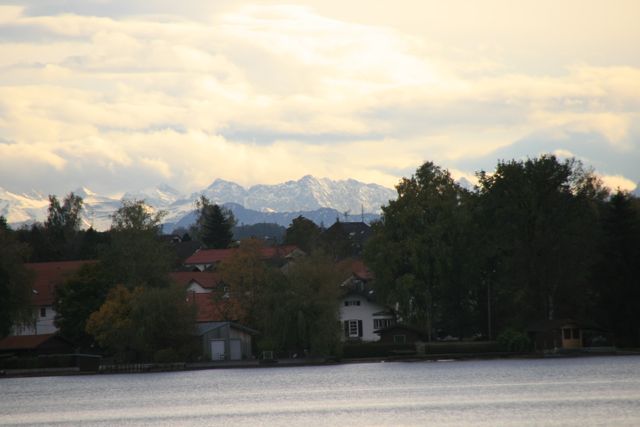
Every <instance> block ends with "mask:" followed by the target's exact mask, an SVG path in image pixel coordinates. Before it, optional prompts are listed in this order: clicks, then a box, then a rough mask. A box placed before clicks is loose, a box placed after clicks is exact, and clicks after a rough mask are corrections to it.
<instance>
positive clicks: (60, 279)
mask: <svg viewBox="0 0 640 427" xmlns="http://www.w3.org/2000/svg"><path fill="white" fill-rule="evenodd" d="M95 262H96V261H58V262H35V263H28V264H25V266H26V267H27V268H28V269H30V270H32V271H33V272H34V273H35V277H34V281H33V299H32V300H31V301H32V304H34V305H36V306H43V305H52V304H53V300H54V293H55V289H56V287H57V286H59V285H61V284H63V283H64V282H65V280H67V279H68V278H69V276H71V275H72V274H73V273H75V272H76V271H78V270H79V269H80V267H82V266H83V265H87V264H93V263H95Z"/></svg>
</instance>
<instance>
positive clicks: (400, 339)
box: [393, 335, 407, 344]
mask: <svg viewBox="0 0 640 427" xmlns="http://www.w3.org/2000/svg"><path fill="white" fill-rule="evenodd" d="M406 342H407V336H406V335H394V336H393V343H394V344H405V343H406Z"/></svg>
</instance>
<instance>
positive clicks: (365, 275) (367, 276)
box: [348, 259, 373, 280]
mask: <svg viewBox="0 0 640 427" xmlns="http://www.w3.org/2000/svg"><path fill="white" fill-rule="evenodd" d="M348 263H349V269H350V270H351V273H352V274H353V275H354V277H355V278H357V279H360V280H372V279H373V273H372V272H371V270H369V268H367V266H366V265H365V264H364V261H363V260H361V259H351V260H349V261H348Z"/></svg>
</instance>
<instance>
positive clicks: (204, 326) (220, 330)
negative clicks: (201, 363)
mask: <svg viewBox="0 0 640 427" xmlns="http://www.w3.org/2000/svg"><path fill="white" fill-rule="evenodd" d="M257 333H258V332H257V331H255V330H253V329H251V328H247V327H245V326H242V325H239V324H237V323H233V322H204V323H199V324H198V325H197V334H198V337H199V339H200V342H201V345H202V354H203V356H204V357H205V359H209V360H242V359H248V358H250V357H251V356H252V350H251V344H252V337H253V335H256V334H257Z"/></svg>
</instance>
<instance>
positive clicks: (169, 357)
mask: <svg viewBox="0 0 640 427" xmlns="http://www.w3.org/2000/svg"><path fill="white" fill-rule="evenodd" d="M153 361H154V362H156V363H174V362H179V361H180V355H179V354H178V352H177V351H175V350H174V349H172V348H163V349H162V350H158V351H156V352H155V354H154V355H153Z"/></svg>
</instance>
